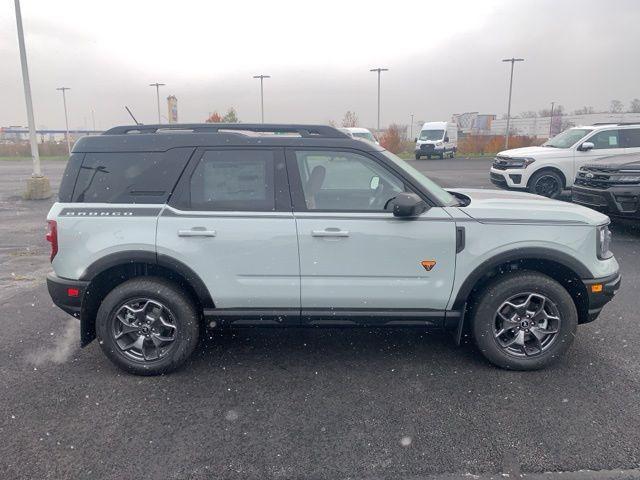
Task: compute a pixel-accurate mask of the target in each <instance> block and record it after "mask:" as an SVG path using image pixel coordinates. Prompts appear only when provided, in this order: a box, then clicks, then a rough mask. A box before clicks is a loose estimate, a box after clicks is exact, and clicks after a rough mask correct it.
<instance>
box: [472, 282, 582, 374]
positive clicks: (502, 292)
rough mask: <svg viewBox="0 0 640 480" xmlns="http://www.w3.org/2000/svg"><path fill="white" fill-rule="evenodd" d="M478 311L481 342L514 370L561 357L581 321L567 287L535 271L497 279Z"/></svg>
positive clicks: (477, 336) (483, 295)
mask: <svg viewBox="0 0 640 480" xmlns="http://www.w3.org/2000/svg"><path fill="white" fill-rule="evenodd" d="M472 310H473V315H472V322H473V323H472V332H473V338H474V340H475V342H476V345H477V346H478V348H479V349H480V351H481V352H482V354H483V355H484V356H485V357H486V358H487V359H488V360H489V361H490V362H491V363H493V364H494V365H497V366H499V367H502V368H507V369H512V370H537V369H540V368H543V367H546V366H547V365H549V364H551V363H552V362H554V361H556V360H558V359H559V358H560V357H561V356H562V355H563V354H564V353H565V352H566V351H567V350H568V349H569V346H570V345H571V343H572V342H573V338H574V336H575V332H576V327H577V325H578V313H577V310H576V306H575V304H574V302H573V300H572V298H571V295H569V293H568V292H567V290H566V289H565V288H564V287H563V286H562V285H560V284H559V283H558V282H557V281H555V280H554V279H552V278H550V277H548V276H546V275H543V274H541V273H538V272H532V271H516V272H511V273H506V274H503V275H500V276H499V277H497V278H495V279H494V280H493V281H492V282H491V283H490V284H489V285H488V286H487V287H486V288H485V290H484V291H483V292H482V293H481V296H480V298H479V301H478V302H477V303H476V304H475V305H474V306H473V308H472Z"/></svg>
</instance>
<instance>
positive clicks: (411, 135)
mask: <svg viewBox="0 0 640 480" xmlns="http://www.w3.org/2000/svg"><path fill="white" fill-rule="evenodd" d="M410 130H411V133H410V134H409V140H411V141H413V113H412V114H411V127H410Z"/></svg>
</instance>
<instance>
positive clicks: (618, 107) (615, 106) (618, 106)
mask: <svg viewBox="0 0 640 480" xmlns="http://www.w3.org/2000/svg"><path fill="white" fill-rule="evenodd" d="M622 107H623V105H622V102H621V101H620V100H611V104H610V105H609V112H611V113H620V112H622Z"/></svg>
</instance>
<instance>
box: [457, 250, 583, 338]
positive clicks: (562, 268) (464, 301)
mask: <svg viewBox="0 0 640 480" xmlns="http://www.w3.org/2000/svg"><path fill="white" fill-rule="evenodd" d="M514 270H532V271H537V272H540V273H542V274H544V275H547V276H549V277H551V278H553V279H554V280H556V281H558V282H559V283H560V284H561V285H562V286H563V287H565V288H566V289H567V291H568V292H569V294H570V295H571V298H572V299H573V301H574V303H575V305H576V309H577V310H578V321H579V323H586V322H587V321H588V317H589V312H588V310H589V307H588V295H587V289H586V287H585V285H584V283H583V281H582V280H586V279H592V278H594V277H593V274H592V273H591V271H590V270H589V269H588V268H587V267H586V266H585V265H584V264H583V263H582V262H580V261H579V260H577V259H575V258H573V257H571V256H570V255H568V254H566V253H562V252H558V251H554V250H551V249H545V248H538V247H534V248H521V249H516V250H511V251H508V252H504V253H502V254H500V255H497V256H496V257H494V258H491V259H489V260H486V261H485V262H483V263H481V264H480V265H479V266H478V267H476V268H475V269H474V270H473V271H472V272H471V273H470V274H469V275H468V276H467V278H466V279H465V281H464V282H463V283H462V285H461V286H460V288H459V289H458V291H457V293H456V296H455V300H454V303H453V306H452V310H454V311H465V312H466V313H468V310H469V309H471V308H473V304H474V301H475V299H476V298H477V296H478V294H480V293H481V292H482V290H483V287H484V285H485V284H486V283H487V282H488V281H490V280H491V279H493V278H495V277H496V276H497V275H499V274H501V273H506V272H509V271H514ZM465 316H466V315H465ZM450 326H453V327H455V325H450Z"/></svg>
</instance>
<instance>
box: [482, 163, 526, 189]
mask: <svg viewBox="0 0 640 480" xmlns="http://www.w3.org/2000/svg"><path fill="white" fill-rule="evenodd" d="M489 179H490V180H491V183H493V184H494V185H495V186H497V187H500V188H526V186H527V179H526V178H524V169H522V168H520V169H514V168H512V169H509V170H500V169H497V168H495V167H491V170H490V171H489Z"/></svg>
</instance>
